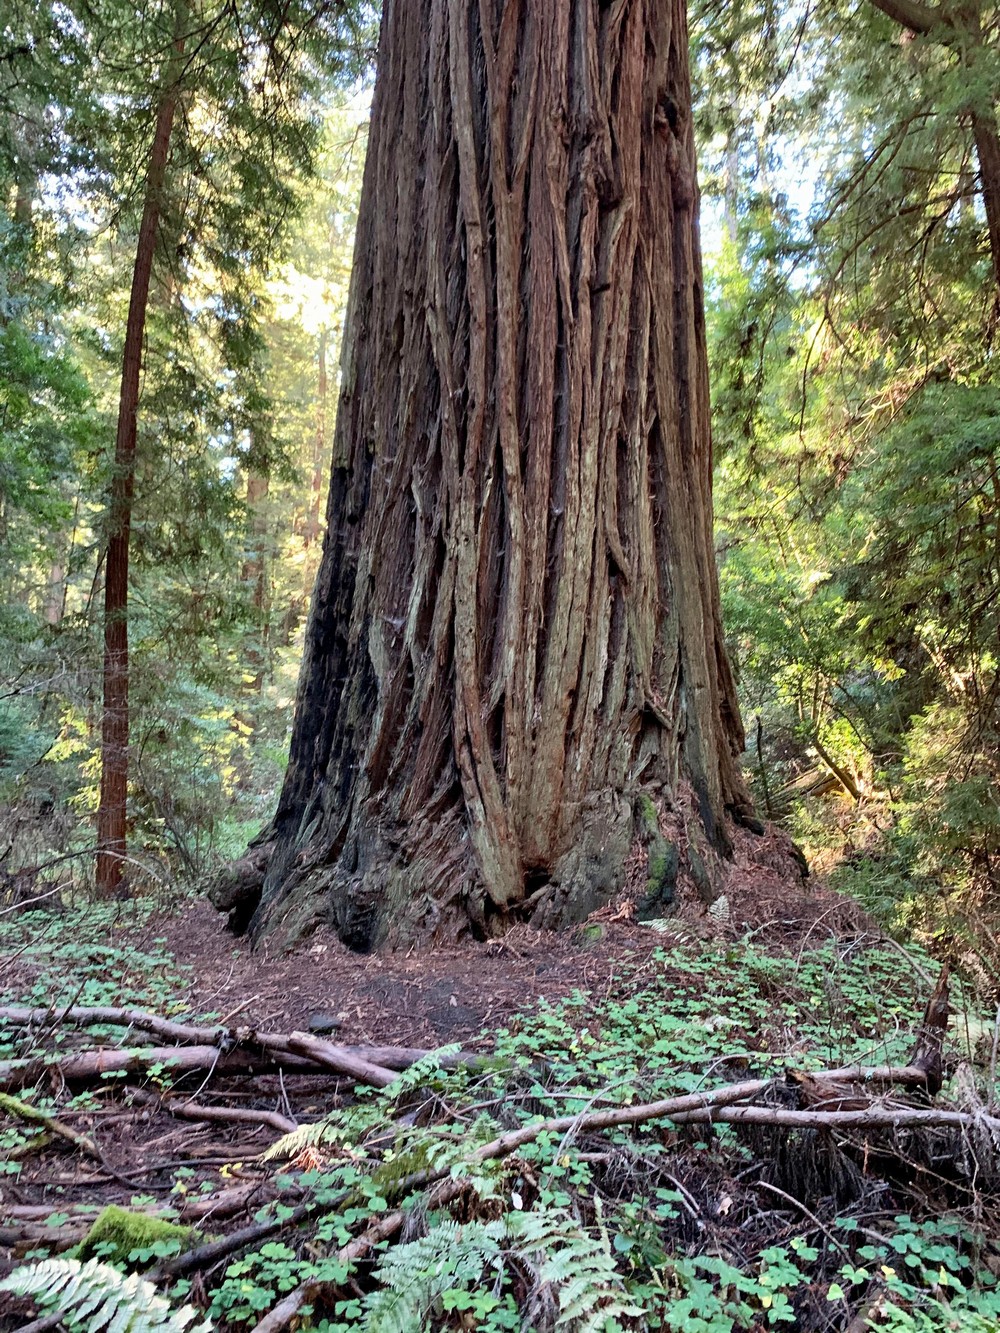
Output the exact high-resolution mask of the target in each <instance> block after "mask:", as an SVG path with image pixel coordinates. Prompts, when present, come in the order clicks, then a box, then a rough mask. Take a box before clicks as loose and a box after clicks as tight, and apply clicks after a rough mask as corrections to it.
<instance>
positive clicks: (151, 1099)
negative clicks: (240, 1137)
mask: <svg viewBox="0 0 1000 1333" xmlns="http://www.w3.org/2000/svg"><path fill="white" fill-rule="evenodd" d="M132 1100H133V1101H134V1102H135V1103H136V1104H137V1105H139V1106H159V1107H162V1109H163V1110H164V1111H166V1112H167V1114H168V1115H172V1116H176V1117H177V1119H178V1120H206V1121H217V1122H220V1123H222V1124H233V1125H244V1124H245V1125H270V1127H271V1128H272V1129H276V1130H277V1131H278V1133H279V1134H291V1133H292V1131H293V1130H296V1129H298V1127H299V1126H298V1122H297V1121H295V1120H291V1119H289V1117H288V1116H286V1115H282V1114H281V1113H280V1112H279V1111H259V1110H254V1109H253V1108H251V1107H236V1106H202V1105H201V1103H200V1102H189V1101H181V1100H179V1099H177V1098H173V1097H157V1096H155V1095H154V1094H153V1093H149V1092H145V1091H143V1090H142V1089H141V1088H136V1089H134V1090H133V1092H132Z"/></svg>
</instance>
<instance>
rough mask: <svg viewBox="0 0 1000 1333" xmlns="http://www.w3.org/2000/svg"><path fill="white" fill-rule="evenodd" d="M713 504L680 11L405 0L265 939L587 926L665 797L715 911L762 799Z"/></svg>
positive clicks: (265, 902)
mask: <svg viewBox="0 0 1000 1333" xmlns="http://www.w3.org/2000/svg"><path fill="white" fill-rule="evenodd" d="M711 485H712V448H711V425H710V411H709V399H708V363H707V356H706V349H705V311H704V287H703V277H702V270H701V255H700V242H699V235H698V189H697V172H696V163H695V151H694V126H693V119H692V115H691V89H690V79H689V73H688V46H687V29H686V13H685V4H684V0H642V3H620V2H616V3H612V4H601V5H595V4H594V3H593V2H592V0H558V3H552V4H549V3H546V4H543V5H531V4H528V3H526V0H505V2H504V3H501V0H479V3H477V4H469V2H468V0H406V3H405V4H404V3H402V0H387V3H386V4H384V5H383V9H382V35H381V41H380V47H379V62H378V76H377V79H376V85H375V92H374V96H373V102H372V120H371V131H370V136H369V150H368V158H367V162H366V166H365V180H364V187H363V191H362V198H361V206H360V211H359V217H358V228H357V242H356V249H355V263H354V269H353V273H352V278H351V295H350V302H349V307H348V314H347V324H346V329H345V335H344V343H343V357H342V367H341V394H340V403H339V408H338V413H337V424H336V431H335V435H334V440H333V468H332V476H331V484H330V496H329V502H328V509H327V531H326V537H325V541H324V548H323V559H322V562H321V565H320V569H319V574H318V577H317V582H316V589H315V593H314V596H313V603H312V610H311V613H310V619H309V625H308V628H307V631H306V638H305V652H304V657H303V666H302V674H301V677H300V682H299V693H298V699H297V702H296V712H295V723H294V727H293V731H292V739H291V747H290V754H289V763H288V770H287V773H286V776H285V782H284V786H283V789H282V793H281V797H280V800H279V803H278V809H277V812H276V814H275V817H274V820H273V822H272V824H271V826H270V828H269V830H268V832H267V834H266V835H264V838H265V839H266V840H267V841H272V842H273V843H274V850H273V852H272V853H271V856H270V860H269V864H268V867H267V872H266V875H265V876H264V880H263V884H262V887H261V889H260V903H259V906H258V907H257V908H256V910H255V911H254V912H253V916H252V920H251V921H250V930H251V933H252V934H253V935H254V936H260V935H262V934H264V933H268V934H274V933H276V932H277V933H280V934H281V935H282V936H284V937H285V938H286V939H290V938H294V937H296V936H298V935H301V934H302V932H303V931H304V930H306V929H307V928H308V926H309V925H310V924H311V923H313V922H314V921H316V920H318V919H322V920H326V921H328V922H330V923H331V924H332V925H333V926H334V927H335V928H336V930H337V932H338V934H339V935H340V937H341V939H343V940H344V941H345V943H347V944H349V945H350V946H351V947H353V948H355V949H371V948H373V947H377V945H378V944H379V943H380V942H381V941H383V940H385V939H389V938H391V939H395V940H402V939H436V940H448V939H454V938H456V937H457V936H460V935H462V934H473V935H478V936H481V937H482V936H487V935H489V934H491V933H494V932H499V931H501V930H503V929H504V927H505V926H506V924H507V923H509V922H511V921H515V920H518V919H523V918H525V917H527V916H530V917H531V919H532V920H534V921H536V922H537V923H539V924H543V925H546V926H550V925H559V924H564V923H566V922H568V921H572V920H579V919H581V918H582V917H585V916H586V915H587V914H588V913H589V912H590V911H592V910H593V909H594V908H595V907H597V906H600V905H601V904H602V903H604V902H607V901H608V900H609V899H610V898H611V897H612V896H614V895H615V894H616V893H617V892H618V891H619V890H620V889H621V888H622V886H623V884H624V883H625V877H626V867H627V866H629V867H630V866H632V865H633V864H634V862H635V857H634V856H633V844H634V842H635V841H636V837H637V830H639V829H640V828H642V827H646V828H648V826H649V822H650V821H649V820H648V819H645V817H641V818H639V819H637V817H636V810H637V809H638V810H640V812H641V810H642V809H643V799H642V798H643V797H647V798H650V799H652V800H653V801H654V803H655V802H659V803H660V804H661V806H663V807H664V808H666V807H668V806H669V807H671V809H672V811H673V812H676V811H678V810H686V809H688V808H690V818H687V819H686V823H685V827H686V828H689V829H691V830H693V832H692V836H690V837H689V838H686V839H685V840H684V845H683V848H681V847H680V845H678V848H677V849H676V858H677V859H678V861H679V862H680V861H681V859H682V858H681V851H683V852H684V853H685V856H686V857H687V858H688V861H689V862H690V870H691V874H692V877H693V878H694V879H696V880H699V882H700V883H701V884H702V885H703V889H702V891H703V893H704V895H705V896H706V898H710V897H711V896H712V895H713V894H715V893H716V892H718V888H719V885H720V884H721V882H722V879H723V875H722V872H721V869H720V868H721V867H722V866H723V865H724V863H725V861H726V858H727V857H728V856H729V855H730V853H731V850H732V849H731V837H730V835H729V832H728V831H727V820H728V819H730V818H731V817H733V816H739V815H740V814H741V813H742V814H743V815H744V817H747V818H750V817H752V816H751V815H750V812H749V799H748V796H747V793H746V789H745V786H744V782H743V778H742V775H741V773H740V769H739V763H738V756H739V754H740V753H741V751H742V749H743V745H744V735H743V728H742V725H741V723H740V718H739V705H738V702H737V698H736V688H735V682H734V679H733V675H732V672H731V670H730V667H729V663H728V659H727V656H726V647H725V641H724V634H723V627H722V617H721V609H720V597H719V586H718V578H717V574H716V569H715V557H714V550H713V544H712V493H711ZM654 822H656V821H655V820H654ZM645 836H647V837H648V838H649V844H648V845H649V849H650V853H651V856H652V859H653V860H657V859H658V860H659V861H660V862H663V864H664V865H666V866H668V867H669V865H670V864H672V860H673V854H669V853H668V852H667V851H666V849H665V847H663V846H661V845H660V843H659V842H658V841H657V839H658V838H662V839H663V840H664V841H668V840H669V839H668V835H667V834H666V833H665V832H662V833H656V834H655V836H654V835H653V833H648V834H647V835H645ZM244 915H247V912H246V911H245V912H244Z"/></svg>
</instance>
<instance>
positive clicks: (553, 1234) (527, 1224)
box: [507, 1208, 643, 1333]
mask: <svg viewBox="0 0 1000 1333" xmlns="http://www.w3.org/2000/svg"><path fill="white" fill-rule="evenodd" d="M507 1228H508V1232H509V1234H510V1237H511V1240H512V1241H513V1242H514V1253H515V1254H518V1255H520V1256H521V1257H522V1258H523V1259H525V1260H527V1261H528V1263H529V1265H530V1267H531V1268H533V1269H534V1270H535V1272H537V1274H538V1285H539V1288H542V1287H545V1286H548V1287H550V1288H551V1290H552V1292H553V1294H554V1295H555V1298H556V1301H557V1303H558V1306H559V1317H558V1319H557V1320H556V1325H555V1326H556V1328H557V1329H562V1330H564V1333H601V1331H602V1330H603V1329H605V1328H606V1327H607V1325H608V1322H609V1321H610V1320H613V1319H624V1318H631V1319H638V1318H640V1317H641V1316H642V1314H643V1311H642V1309H641V1307H640V1306H637V1305H636V1304H634V1302H633V1301H632V1300H630V1298H629V1295H628V1292H627V1291H626V1290H625V1284H624V1281H623V1280H622V1276H621V1274H620V1273H619V1272H618V1269H617V1266H616V1264H615V1258H614V1255H613V1254H612V1252H611V1245H610V1242H609V1239H608V1234H607V1232H606V1230H605V1228H604V1226H603V1224H601V1225H599V1227H598V1235H596V1236H594V1235H592V1234H591V1233H590V1232H589V1231H587V1230H586V1229H585V1228H584V1227H582V1226H580V1224H579V1223H578V1222H577V1221H576V1219H575V1218H574V1217H572V1216H571V1215H570V1214H569V1213H568V1212H566V1211H565V1209H557V1208H550V1209H546V1210H542V1211H538V1212H525V1213H520V1212H519V1213H510V1214H508V1216H507Z"/></svg>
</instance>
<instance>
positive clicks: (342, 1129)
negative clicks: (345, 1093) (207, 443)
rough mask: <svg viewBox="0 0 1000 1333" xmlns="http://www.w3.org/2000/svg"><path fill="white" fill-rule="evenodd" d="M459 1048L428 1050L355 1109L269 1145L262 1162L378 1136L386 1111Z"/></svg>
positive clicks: (436, 1071) (427, 1079)
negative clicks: (374, 1134) (370, 1135)
mask: <svg viewBox="0 0 1000 1333" xmlns="http://www.w3.org/2000/svg"><path fill="white" fill-rule="evenodd" d="M461 1049H462V1048H461V1046H460V1045H457V1044H455V1045H451V1046H442V1047H440V1049H439V1050H436V1051H428V1053H427V1054H426V1055H422V1056H421V1057H420V1059H419V1060H417V1061H415V1062H414V1063H413V1064H412V1065H410V1067H409V1068H408V1069H404V1070H403V1072H402V1073H401V1074H400V1075H399V1077H398V1078H394V1079H393V1081H392V1082H391V1083H390V1084H388V1085H387V1086H386V1087H384V1088H379V1089H378V1090H377V1091H375V1090H372V1095H371V1096H370V1097H368V1098H366V1099H365V1100H364V1101H361V1102H359V1103H358V1105H356V1106H350V1107H346V1108H345V1109H344V1110H340V1111H334V1113H333V1114H332V1115H329V1116H327V1117H326V1119H325V1120H317V1121H316V1122H315V1123H314V1124H311V1125H300V1126H299V1127H298V1129H293V1130H292V1132H291V1133H290V1134H285V1135H284V1136H283V1137H282V1138H280V1139H278V1141H277V1142H276V1143H272V1144H271V1146H270V1148H267V1149H266V1150H265V1151H264V1152H263V1153H262V1154H261V1160H262V1161H265V1162H272V1161H276V1160H281V1161H288V1160H289V1159H290V1158H293V1157H298V1155H299V1153H301V1152H304V1151H305V1150H306V1149H307V1148H323V1147H332V1146H333V1145H335V1144H338V1143H362V1142H363V1141H364V1139H365V1137H366V1136H367V1135H368V1134H370V1133H371V1132H372V1131H373V1130H377V1131H378V1132H379V1133H382V1132H384V1130H385V1129H386V1118H387V1117H386V1108H387V1106H388V1105H390V1104H392V1103H394V1102H396V1101H398V1100H399V1098H400V1097H402V1096H404V1095H405V1094H406V1093H408V1092H415V1091H416V1089H417V1088H422V1087H424V1085H425V1084H427V1083H429V1082H431V1081H432V1080H433V1079H434V1077H435V1076H436V1075H439V1074H441V1073H442V1062H443V1061H445V1060H447V1059H448V1058H449V1057H451V1056H453V1055H457V1054H458V1052H459V1051H460V1050H461Z"/></svg>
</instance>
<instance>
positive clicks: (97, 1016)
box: [0, 1004, 229, 1045]
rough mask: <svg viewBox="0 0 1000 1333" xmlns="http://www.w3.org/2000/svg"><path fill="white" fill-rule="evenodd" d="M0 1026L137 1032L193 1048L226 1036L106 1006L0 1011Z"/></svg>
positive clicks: (217, 1029)
mask: <svg viewBox="0 0 1000 1333" xmlns="http://www.w3.org/2000/svg"><path fill="white" fill-rule="evenodd" d="M0 1022H2V1023H9V1024H10V1025H11V1026H12V1027H49V1026H50V1025H52V1024H55V1025H56V1026H58V1025H59V1024H61V1023H74V1024H80V1025H81V1026H83V1027H93V1026H97V1025H107V1026H108V1027H124V1028H137V1029H138V1030H139V1031H140V1032H150V1033H152V1034H153V1035H154V1036H156V1037H162V1038H163V1039H164V1041H179V1042H189V1043H193V1044H194V1045H206V1044H208V1045H218V1044H219V1042H221V1041H222V1040H224V1039H225V1037H226V1036H228V1033H229V1029H228V1028H225V1027H218V1026H204V1025H200V1024H194V1023H175V1022H174V1021H173V1020H172V1019H170V1018H160V1017H159V1016H158V1015H157V1014H149V1013H146V1012H145V1010H142V1009H120V1008H112V1007H110V1006H108V1005H82V1004H74V1005H71V1006H70V1008H69V1009H65V1010H58V1009H37V1008H36V1009H30V1008H28V1007H27V1006H25V1005H18V1004H12V1005H6V1006H3V1007H0Z"/></svg>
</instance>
